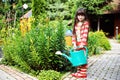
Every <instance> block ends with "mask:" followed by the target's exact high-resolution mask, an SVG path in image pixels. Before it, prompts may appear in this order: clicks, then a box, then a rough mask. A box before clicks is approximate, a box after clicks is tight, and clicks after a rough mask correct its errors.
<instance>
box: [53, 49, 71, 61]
mask: <svg viewBox="0 0 120 80" xmlns="http://www.w3.org/2000/svg"><path fill="white" fill-rule="evenodd" d="M55 54H57V55H62V56H63V57H65V58H67V59H68V60H69V61H70V62H72V58H71V57H69V56H68V55H66V54H64V53H61V51H57V52H56V53H55Z"/></svg>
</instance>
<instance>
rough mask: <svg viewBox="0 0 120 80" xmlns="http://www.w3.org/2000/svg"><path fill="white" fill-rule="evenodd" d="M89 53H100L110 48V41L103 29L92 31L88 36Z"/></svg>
mask: <svg viewBox="0 0 120 80" xmlns="http://www.w3.org/2000/svg"><path fill="white" fill-rule="evenodd" d="M88 48H89V55H93V54H100V53H101V51H103V50H110V49H111V46H110V43H109V41H108V39H107V37H106V36H105V34H104V32H103V31H97V32H90V33H89V38H88Z"/></svg>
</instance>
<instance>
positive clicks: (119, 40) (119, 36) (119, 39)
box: [118, 34, 120, 43]
mask: <svg viewBox="0 0 120 80" xmlns="http://www.w3.org/2000/svg"><path fill="white" fill-rule="evenodd" d="M118 42H119V43H120V34H118Z"/></svg>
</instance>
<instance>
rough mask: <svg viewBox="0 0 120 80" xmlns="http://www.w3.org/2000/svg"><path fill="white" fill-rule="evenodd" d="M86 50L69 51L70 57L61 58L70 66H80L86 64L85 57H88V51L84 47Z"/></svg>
mask: <svg viewBox="0 0 120 80" xmlns="http://www.w3.org/2000/svg"><path fill="white" fill-rule="evenodd" d="M85 49H86V50H79V51H74V50H70V55H69V56H68V55H66V54H62V56H64V57H66V58H67V59H68V60H69V61H70V62H71V63H72V66H80V65H84V64H87V56H88V49H87V47H85Z"/></svg>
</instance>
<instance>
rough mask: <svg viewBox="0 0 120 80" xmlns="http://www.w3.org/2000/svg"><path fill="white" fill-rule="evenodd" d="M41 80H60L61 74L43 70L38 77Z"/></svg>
mask: <svg viewBox="0 0 120 80" xmlns="http://www.w3.org/2000/svg"><path fill="white" fill-rule="evenodd" d="M38 79H39V80H60V79H61V74H60V73H59V72H57V71H54V70H42V71H41V72H40V74H39V77H38Z"/></svg>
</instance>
